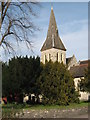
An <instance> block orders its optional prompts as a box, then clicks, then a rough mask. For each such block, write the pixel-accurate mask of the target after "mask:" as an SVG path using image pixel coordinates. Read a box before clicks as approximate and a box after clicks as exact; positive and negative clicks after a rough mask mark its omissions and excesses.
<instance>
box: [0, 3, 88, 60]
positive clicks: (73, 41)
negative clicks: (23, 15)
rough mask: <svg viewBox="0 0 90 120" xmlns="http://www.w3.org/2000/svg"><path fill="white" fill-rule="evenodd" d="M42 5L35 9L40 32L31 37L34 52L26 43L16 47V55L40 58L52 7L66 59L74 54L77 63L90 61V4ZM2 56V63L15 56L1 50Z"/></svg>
mask: <svg viewBox="0 0 90 120" xmlns="http://www.w3.org/2000/svg"><path fill="white" fill-rule="evenodd" d="M40 4H41V6H40V7H38V8H34V10H35V12H36V13H37V15H38V17H37V18H34V19H33V22H34V24H35V25H36V26H37V27H39V29H40V30H39V31H36V32H35V35H33V36H32V37H31V41H32V42H33V44H32V45H33V48H32V49H33V52H32V51H31V50H29V49H28V48H27V47H26V46H25V44H24V43H20V47H15V49H16V55H18V56H20V55H22V56H25V55H28V56H31V55H32V56H37V55H38V56H40V54H41V53H40V49H41V47H42V45H43V43H44V41H45V40H46V37H47V31H48V26H49V19H50V12H51V5H52V6H53V10H54V15H55V19H56V23H57V27H58V31H59V36H60V38H61V40H62V42H63V44H64V45H65V47H66V49H67V51H66V57H71V56H72V55H73V54H74V55H75V57H76V59H77V61H79V60H86V59H88V3H85V2H84V3H82V2H81V3H79V2H77V3H70V2H67V3H65V2H64V3H60V2H58V3H57V2H56V3H53V4H51V3H45V2H44V3H40ZM0 54H1V58H0V59H1V60H2V61H6V60H7V61H8V59H10V58H11V57H13V55H8V54H7V55H6V54H4V51H3V49H2V48H0Z"/></svg>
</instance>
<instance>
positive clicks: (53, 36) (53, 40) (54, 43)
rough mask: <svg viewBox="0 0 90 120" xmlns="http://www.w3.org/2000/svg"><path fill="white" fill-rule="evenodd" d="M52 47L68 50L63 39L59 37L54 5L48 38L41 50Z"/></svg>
mask: <svg viewBox="0 0 90 120" xmlns="http://www.w3.org/2000/svg"><path fill="white" fill-rule="evenodd" d="M51 48H56V49H61V50H65V51H66V49H65V47H64V45H63V43H62V41H61V39H60V38H59V34H58V28H57V24H56V20H55V16H54V12H53V7H52V6H51V14H50V21H49V27H48V33H47V38H46V41H45V43H44V44H43V46H42V48H41V51H44V50H47V49H51Z"/></svg>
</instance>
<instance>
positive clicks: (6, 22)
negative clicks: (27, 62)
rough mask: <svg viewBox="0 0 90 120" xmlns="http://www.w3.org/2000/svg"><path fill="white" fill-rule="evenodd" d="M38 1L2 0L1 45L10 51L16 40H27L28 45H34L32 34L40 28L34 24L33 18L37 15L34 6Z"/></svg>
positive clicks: (18, 41)
mask: <svg viewBox="0 0 90 120" xmlns="http://www.w3.org/2000/svg"><path fill="white" fill-rule="evenodd" d="M37 4H38V3H36V2H10V0H7V2H1V24H0V29H1V37H0V46H2V47H3V48H4V49H5V48H7V50H8V52H10V51H11V50H14V48H13V45H12V44H15V41H16V42H17V43H18V44H20V42H25V44H26V46H27V47H30V48H31V47H32V41H31V38H30V36H31V35H32V34H33V33H34V31H35V30H38V28H37V27H36V26H35V25H34V24H33V22H32V18H33V17H36V16H37V15H36V13H35V11H34V10H33V7H35V6H37Z"/></svg>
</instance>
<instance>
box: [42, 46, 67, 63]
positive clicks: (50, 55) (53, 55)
mask: <svg viewBox="0 0 90 120" xmlns="http://www.w3.org/2000/svg"><path fill="white" fill-rule="evenodd" d="M57 56H58V57H57ZM61 57H62V58H61ZM57 58H58V60H57ZM50 59H51V61H53V62H56V61H58V62H60V63H61V62H63V63H64V64H66V51H64V50H59V49H55V48H51V49H48V50H45V51H42V52H41V59H40V61H41V62H42V63H44V64H45V61H46V60H47V61H49V60H50Z"/></svg>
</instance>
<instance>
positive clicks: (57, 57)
mask: <svg viewBox="0 0 90 120" xmlns="http://www.w3.org/2000/svg"><path fill="white" fill-rule="evenodd" d="M57 61H58V53H57Z"/></svg>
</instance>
